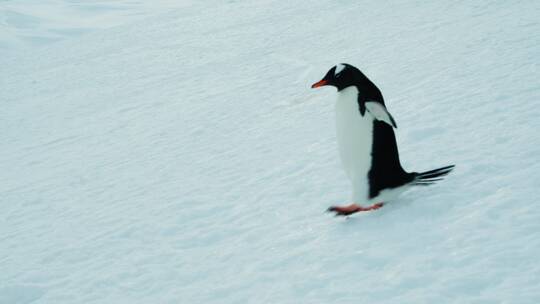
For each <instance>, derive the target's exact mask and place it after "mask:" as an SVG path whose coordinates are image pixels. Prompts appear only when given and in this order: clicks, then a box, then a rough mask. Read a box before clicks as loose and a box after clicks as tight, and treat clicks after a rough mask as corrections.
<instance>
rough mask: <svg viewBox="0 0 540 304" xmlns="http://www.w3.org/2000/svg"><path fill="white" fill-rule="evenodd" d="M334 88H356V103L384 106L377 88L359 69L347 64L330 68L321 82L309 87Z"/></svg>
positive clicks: (339, 89)
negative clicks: (372, 103)
mask: <svg viewBox="0 0 540 304" xmlns="http://www.w3.org/2000/svg"><path fill="white" fill-rule="evenodd" d="M322 86H334V87H336V88H337V90H338V91H341V90H343V89H345V88H348V87H350V86H356V88H357V89H358V91H359V92H360V93H359V95H358V101H359V102H360V101H363V102H365V101H369V100H371V101H378V102H380V103H382V104H384V100H383V96H382V94H381V91H380V90H379V88H377V86H376V85H375V84H374V83H373V82H371V80H369V79H368V78H367V77H366V75H364V74H363V73H362V72H361V71H360V70H359V69H357V68H355V67H354V66H352V65H350V64H347V63H340V64H338V65H336V66H335V67H332V68H331V69H330V70H329V71H328V73H326V75H325V76H324V78H323V79H322V80H320V81H319V82H316V83H314V84H313V85H312V86H311V87H312V88H318V87H322Z"/></svg>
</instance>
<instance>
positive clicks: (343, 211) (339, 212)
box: [327, 203, 384, 216]
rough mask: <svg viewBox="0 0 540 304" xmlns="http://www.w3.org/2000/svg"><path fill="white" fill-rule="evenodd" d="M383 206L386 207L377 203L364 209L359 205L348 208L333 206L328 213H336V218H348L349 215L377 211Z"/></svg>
mask: <svg viewBox="0 0 540 304" xmlns="http://www.w3.org/2000/svg"><path fill="white" fill-rule="evenodd" d="M383 205H384V203H377V204H373V205H371V206H368V207H362V206H360V205H357V204H350V205H348V206H332V207H330V208H328V210H327V211H328V212H335V213H336V216H347V215H351V214H353V213H356V212H362V211H372V210H377V209H379V208H381V207H382V206H383Z"/></svg>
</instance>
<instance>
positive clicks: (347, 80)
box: [311, 63, 361, 91]
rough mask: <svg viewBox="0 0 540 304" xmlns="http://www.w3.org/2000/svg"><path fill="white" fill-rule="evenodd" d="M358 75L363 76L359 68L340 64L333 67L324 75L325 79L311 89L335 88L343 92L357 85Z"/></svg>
mask: <svg viewBox="0 0 540 304" xmlns="http://www.w3.org/2000/svg"><path fill="white" fill-rule="evenodd" d="M358 74H361V72H360V71H359V70H358V69H357V68H355V67H353V66H352V65H350V64H347V63H340V64H338V65H336V66H334V67H332V68H331V69H330V70H329V71H328V72H327V73H326V75H324V77H323V79H321V80H320V81H318V82H316V83H314V84H313V85H312V86H311V88H318V87H322V86H334V87H336V88H337V90H338V91H341V90H343V89H345V88H347V87H350V86H353V85H355V84H356V82H357V81H358V77H357V76H358Z"/></svg>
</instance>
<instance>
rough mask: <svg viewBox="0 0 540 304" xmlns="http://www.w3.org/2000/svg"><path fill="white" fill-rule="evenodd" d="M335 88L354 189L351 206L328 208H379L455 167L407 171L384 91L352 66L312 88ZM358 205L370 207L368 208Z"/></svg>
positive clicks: (340, 137) (340, 136) (344, 158)
mask: <svg viewBox="0 0 540 304" xmlns="http://www.w3.org/2000/svg"><path fill="white" fill-rule="evenodd" d="M322 86H334V87H336V88H337V91H338V98H337V101H336V105H335V107H336V131H337V142H338V145H339V154H340V157H341V162H342V164H343V167H344V169H345V172H346V173H347V176H348V177H349V179H350V180H351V182H352V186H353V195H352V198H353V204H351V205H347V206H332V207H330V208H328V211H330V212H336V215H343V216H346V215H349V214H353V213H355V212H359V211H369V210H376V209H379V208H380V207H382V206H383V204H384V203H385V202H387V201H389V200H392V199H394V198H396V197H397V196H398V195H399V194H400V193H401V192H403V191H404V190H406V189H408V188H410V187H411V186H416V185H422V186H424V185H431V184H433V183H434V182H435V181H438V180H441V179H442V178H441V177H443V176H445V175H446V174H448V173H450V171H452V169H453V168H454V166H453V165H451V166H446V167H442V168H438V169H434V170H430V171H426V172H422V173H417V172H411V173H408V172H405V170H403V168H402V167H401V164H400V162H399V153H398V148H397V144H396V137H395V135H394V128H397V125H396V121H395V119H394V118H393V117H392V115H390V113H389V112H388V110H387V109H386V106H385V104H384V99H383V96H382V94H381V91H380V90H379V89H378V88H377V87H376V86H375V84H373V82H371V81H370V80H369V79H368V78H367V77H366V76H365V75H364V74H363V73H362V72H361V71H360V70H359V69H357V68H355V67H354V66H352V65H350V64H345V63H342V64H338V65H336V66H334V67H332V68H331V69H330V70H329V71H328V73H326V75H325V76H324V78H323V79H322V80H321V81H319V82H316V83H315V84H313V85H312V86H311V87H312V88H318V87H322ZM359 204H369V205H367V206H366V207H364V206H361V205H359Z"/></svg>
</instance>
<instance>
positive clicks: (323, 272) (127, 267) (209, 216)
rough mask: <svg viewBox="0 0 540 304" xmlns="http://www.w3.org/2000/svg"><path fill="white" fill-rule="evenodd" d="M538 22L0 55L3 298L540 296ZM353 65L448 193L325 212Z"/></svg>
mask: <svg viewBox="0 0 540 304" xmlns="http://www.w3.org/2000/svg"><path fill="white" fill-rule="evenodd" d="M201 5H202V4H201ZM539 11H540V5H539V4H537V3H535V2H533V1H522V2H515V3H503V2H501V3H499V2H486V3H485V4H476V5H472V4H468V3H466V2H465V1H462V2H455V3H448V4H435V3H432V4H424V3H408V4H405V3H402V2H395V3H388V4H380V3H379V4H365V3H357V2H355V1H340V2H339V3H338V2H336V1H325V0H322V1H317V2H316V3H310V4H305V5H301V4H298V3H292V2H291V3H289V4H286V3H283V2H280V1H271V0H268V1H258V2H257V3H252V2H247V1H230V2H227V3H219V4H215V5H208V6H207V7H205V8H204V9H201V6H200V5H199V6H195V5H193V6H188V7H186V8H184V9H181V10H176V11H171V12H169V13H165V14H160V15H154V16H152V17H149V18H146V19H144V20H140V21H138V20H135V21H133V23H128V24H124V25H122V26H119V27H115V28H111V29H106V30H101V31H95V32H93V33H89V34H87V35H84V36H81V37H79V38H73V39H66V40H64V41H61V42H58V43H55V44H51V45H49V46H44V47H40V48H36V49H33V50H32V51H31V52H20V53H17V54H12V55H10V56H2V57H1V58H0V66H1V67H2V77H0V100H2V107H1V108H0V121H1V125H2V129H3V134H4V135H3V136H2V138H1V147H2V148H1V149H0V170H1V172H3V174H2V175H0V193H1V194H2V196H1V198H0V203H1V206H2V209H3V210H2V212H1V213H0V303H2V304H3V303H537V302H538V301H539V300H540V279H539V278H540V266H539V265H538V263H537V257H538V256H539V254H540V234H539V231H540V208H538V207H537V204H538V202H536V198H538V197H539V194H540V193H539V192H540V191H539V190H538V189H539V186H540V176H539V173H538V172H540V165H539V162H538V160H539V158H538V155H540V136H538V134H537V128H538V127H539V126H540V121H539V120H538V117H539V115H540V110H539V109H538V106H537V105H538V101H539V99H540V86H539V84H538V79H540V75H539V74H540V73H539V67H538V59H539V56H540V43H539V42H540V22H539V19H538V18H537V17H538V15H539ZM338 62H349V63H351V64H354V65H356V66H358V67H359V68H361V69H362V70H363V71H364V72H365V73H366V74H367V75H368V76H369V77H370V78H371V79H372V80H373V81H374V82H375V83H376V84H377V85H378V86H379V87H380V88H381V90H382V92H383V94H384V96H385V98H386V103H387V106H388V108H389V110H390V111H391V112H392V114H393V116H394V117H395V118H396V120H397V123H398V125H399V129H398V130H397V137H398V144H399V147H400V152H401V157H402V162H403V165H404V167H405V168H406V169H408V170H411V171H422V170H428V169H432V168H435V167H437V166H443V165H447V164H452V163H454V164H456V165H457V167H456V170H455V171H454V172H453V173H452V174H451V175H450V176H449V177H448V178H447V179H446V180H445V181H444V182H441V183H439V184H438V185H436V186H433V187H430V188H420V189H416V190H413V191H410V192H408V193H406V194H405V195H403V196H402V198H401V199H399V200H397V201H395V202H392V203H390V204H388V205H387V206H385V207H384V208H382V209H380V210H378V211H376V212H372V213H368V214H362V215H358V216H354V217H351V218H350V219H349V220H344V219H339V218H333V217H331V216H330V215H329V214H325V213H324V212H323V211H324V210H325V209H326V208H327V207H328V206H329V205H333V204H343V203H348V199H349V196H350V193H349V191H350V187H349V185H348V181H347V179H346V177H345V175H344V173H343V172H342V170H341V168H340V165H339V160H338V154H337V150H336V142H335V141H336V139H335V131H334V113H333V101H334V98H335V93H334V91H333V90H332V89H324V90H322V89H321V90H317V91H315V90H310V89H309V86H310V85H311V83H313V82H314V81H317V80H319V79H320V78H321V77H322V76H323V75H324V73H325V72H326V71H327V69H328V68H330V67H331V66H332V65H334V64H335V63H338Z"/></svg>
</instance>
